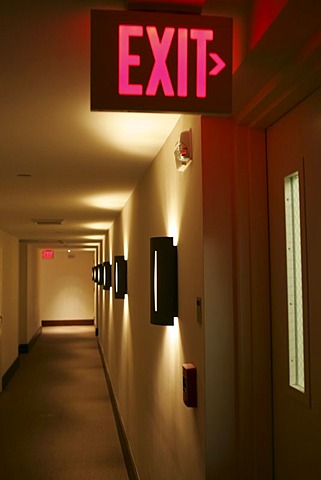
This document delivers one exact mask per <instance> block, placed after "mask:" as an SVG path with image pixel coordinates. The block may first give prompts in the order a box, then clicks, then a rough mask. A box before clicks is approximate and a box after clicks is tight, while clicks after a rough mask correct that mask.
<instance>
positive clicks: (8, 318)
mask: <svg viewBox="0 0 321 480" xmlns="http://www.w3.org/2000/svg"><path fill="white" fill-rule="evenodd" d="M0 249H1V250H2V265H1V267H2V268H0V275H1V276H2V283H1V282H0V286H1V284H2V292H0V294H1V295H2V311H1V312H0V314H1V315H2V324H1V346H2V374H4V373H6V372H7V371H8V370H9V368H10V367H11V366H12V365H13V364H14V362H15V361H16V360H17V358H18V315H19V311H18V305H19V296H18V254H19V243H18V240H17V239H16V238H15V237H13V236H12V235H9V234H8V233H6V232H3V231H2V230H0ZM0 259H1V256H0ZM0 351H1V349H0Z"/></svg>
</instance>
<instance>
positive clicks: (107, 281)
mask: <svg viewBox="0 0 321 480" xmlns="http://www.w3.org/2000/svg"><path fill="white" fill-rule="evenodd" d="M103 267H104V274H103V289H104V290H109V288H110V287H111V284H112V282H111V265H110V263H109V262H104V263H103Z"/></svg>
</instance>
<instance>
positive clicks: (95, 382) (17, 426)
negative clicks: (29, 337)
mask: <svg viewBox="0 0 321 480" xmlns="http://www.w3.org/2000/svg"><path fill="white" fill-rule="evenodd" d="M0 479H1V480H127V479H128V476H127V472H126V467H125V462H124V459H123V456H122V452H121V447H120V443H119V439H118V435H117V431H116V426H115V421H114V416H113V411H112V406H111V402H110V397H109V394H108V390H107V386H106V381H105V377H104V372H103V368H102V364H101V359H100V355H99V352H98V349H97V340H96V338H95V335H94V329H93V327H46V328H43V333H42V335H41V337H40V338H39V339H38V340H37V342H36V343H35V345H34V346H33V347H32V349H31V350H30V352H29V353H28V354H26V355H22V356H21V357H20V366H19V369H18V371H17V372H16V374H15V375H14V377H13V379H12V380H11V381H10V383H9V385H8V386H7V387H6V389H5V390H4V391H3V392H2V393H1V394H0Z"/></svg>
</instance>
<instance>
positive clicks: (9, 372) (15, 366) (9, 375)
mask: <svg viewBox="0 0 321 480" xmlns="http://www.w3.org/2000/svg"><path fill="white" fill-rule="evenodd" d="M19 363H20V359H19V357H17V358H16V359H15V361H14V362H13V363H12V365H11V367H9V368H8V370H7V371H6V373H5V374H4V375H3V376H2V390H4V389H5V388H6V386H7V385H8V383H9V382H10V380H11V379H12V377H13V376H14V374H15V373H16V371H17V370H18V367H19Z"/></svg>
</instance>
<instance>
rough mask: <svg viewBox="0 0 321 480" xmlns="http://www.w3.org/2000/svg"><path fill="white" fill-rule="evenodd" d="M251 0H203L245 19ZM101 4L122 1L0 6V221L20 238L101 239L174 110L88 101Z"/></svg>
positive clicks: (49, 242) (14, 1) (16, 0)
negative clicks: (105, 108) (105, 106)
mask: <svg viewBox="0 0 321 480" xmlns="http://www.w3.org/2000/svg"><path fill="white" fill-rule="evenodd" d="M251 3H252V2H251V1H250V0H229V1H213V0H207V2H206V5H205V7H204V8H203V13H218V14H220V13H227V14H230V15H233V16H234V17H235V19H236V28H239V29H242V28H243V29H244V28H245V27H244V25H245V24H246V21H247V19H249V12H250V6H251ZM100 7H101V8H106V7H107V8H110V9H115V8H117V9H119V8H120V9H123V8H126V4H125V0H124V1H122V0H106V1H105V2H103V1H100V0H97V1H94V0H72V1H69V2H66V1H65V0H60V1H59V0H42V1H40V0H33V1H32V2H27V1H21V0H10V1H7V2H2V5H1V7H0V40H1V41H0V54H1V77H0V85H1V110H0V112H1V113H0V114H1V116H0V122H1V130H0V165H1V171H0V200H1V201H0V229H2V230H4V231H6V232H8V233H10V234H12V235H13V236H15V237H17V238H19V239H21V240H25V241H28V242H37V243H39V245H40V244H41V245H44V246H54V245H60V246H62V245H66V246H71V245H73V246H76V245H80V246H85V245H91V244H93V243H95V242H96V241H99V239H100V238H101V237H102V235H103V234H104V233H105V231H106V229H108V228H109V226H110V225H111V223H112V222H113V220H114V219H115V217H116V216H117V215H118V213H119V211H120V210H121V208H122V207H123V205H124V203H125V202H126V201H127V199H128V197H129V196H130V194H131V192H132V191H133V189H134V188H135V185H136V184H137V182H138V180H139V179H140V177H141V176H142V175H143V173H144V171H145V169H146V168H147V167H148V165H149V164H150V162H151V161H152V160H153V159H154V158H155V156H156V154H157V152H158V151H159V149H160V148H161V146H162V145H163V143H164V141H165V139H166V138H167V136H168V135H169V133H170V132H171V130H172V129H173V127H174V125H175V124H176V122H177V120H178V115H177V114H137V113H110V112H108V113H107V112H91V111H90V106H89V85H90V72H89V63H90V56H89V50H90V28H89V13H90V9H91V8H100ZM238 19H241V20H242V21H239V22H237V20H238ZM239 38H241V36H240V37H239ZM243 38H245V36H243ZM242 49H243V50H244V49H245V46H244V45H243V46H242V45H240V44H239V45H237V48H235V50H238V56H236V60H235V62H237V61H238V59H239V61H240V58H241V57H242ZM237 66H238V65H236V64H235V65H234V67H235V68H234V69H236V68H237ZM241 73H242V72H241ZM241 73H240V78H241V80H242V75H241ZM241 80H240V81H241ZM258 89H259V87H258ZM243 107H244V106H243V105H240V106H239V110H240V111H241V110H242V108H243ZM243 110H244V108H243ZM35 220H44V221H52V220H56V221H57V222H54V223H56V224H55V225H39V224H37V223H36V222H35ZM59 221H62V222H61V224H59V223H60V222H59Z"/></svg>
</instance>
